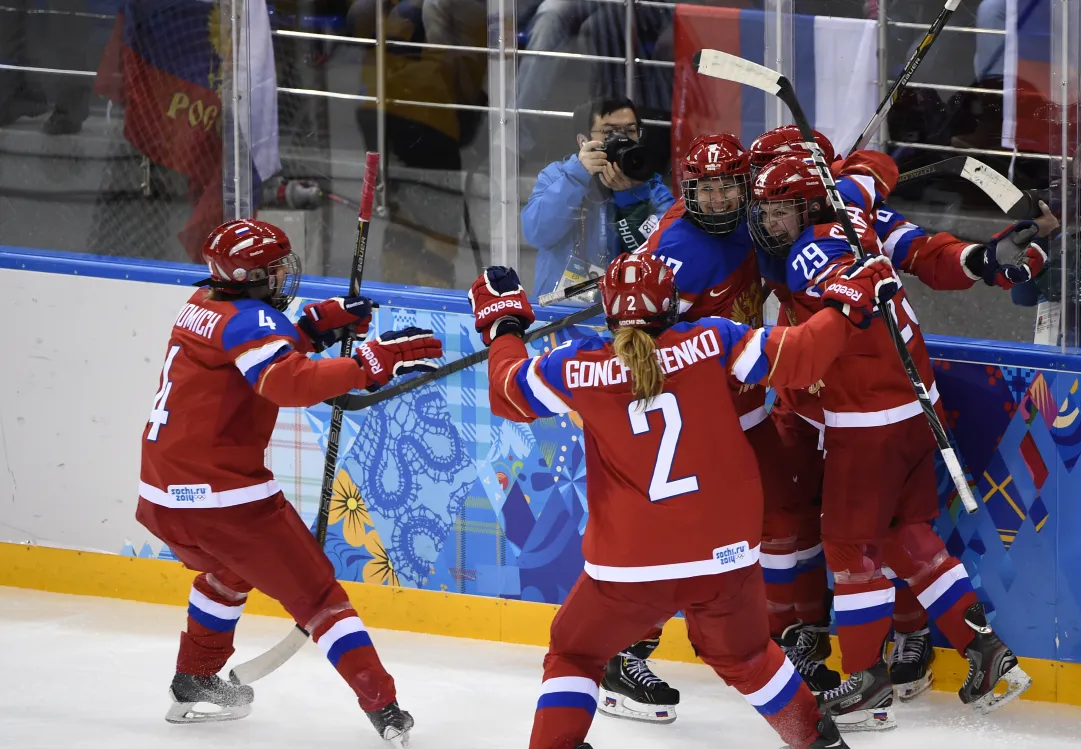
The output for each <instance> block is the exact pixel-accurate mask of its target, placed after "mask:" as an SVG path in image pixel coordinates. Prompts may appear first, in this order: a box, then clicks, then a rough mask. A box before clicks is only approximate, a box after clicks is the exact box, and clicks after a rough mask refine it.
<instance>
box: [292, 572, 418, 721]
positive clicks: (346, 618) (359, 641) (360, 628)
mask: <svg viewBox="0 0 1081 749" xmlns="http://www.w3.org/2000/svg"><path fill="white" fill-rule="evenodd" d="M344 595H345V592H344V591H342V596H343V597H344ZM314 621H315V622H316V624H314V625H312V627H311V628H309V630H308V631H310V632H311V633H312V639H313V640H315V643H316V644H317V645H318V646H319V649H320V650H322V651H323V653H324V654H325V655H326V657H327V660H329V661H330V665H332V666H334V668H335V669H336V670H337V671H338V673H339V674H341V676H342V678H343V679H345V682H346V683H347V684H348V685H349V688H350V689H352V690H353V692H354V693H356V695H357V701H358V702H359V703H360V708H361V709H362V710H364V712H372V711H373V710H379V709H381V708H384V707H386V706H387V705H389V704H390V703H391V702H393V701H394V700H395V699H397V693H396V691H395V688H394V679H393V678H392V677H391V675H390V674H388V673H387V671H386V669H385V668H383V664H382V662H381V661H380V660H379V654H378V653H376V652H375V646H374V645H373V644H372V638H371V636H370V635H369V634H368V630H367V629H366V628H365V627H364V623H363V622H362V621H361V620H360V617H359V616H357V612H356V611H355V610H353V607H352V606H349V605H348V604H346V605H345V606H344V607H342V608H340V610H338V611H335V612H334V613H332V614H330V615H322V616H319V615H317V616H316V617H315V620H314Z"/></svg>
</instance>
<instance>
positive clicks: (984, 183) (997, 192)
mask: <svg viewBox="0 0 1081 749" xmlns="http://www.w3.org/2000/svg"><path fill="white" fill-rule="evenodd" d="M961 176H962V177H964V178H965V179H967V180H968V181H969V182H971V183H972V184H974V185H976V187H978V188H980V189H981V190H983V192H984V193H985V194H986V195H987V197H989V198H991V200H993V201H994V202H995V205H997V206H998V207H999V208H1000V209H1002V212H1003V213H1005V214H1006V215H1007V216H1009V217H1010V218H1018V219H1024V218H1029V216H1030V214H1027V213H1026V214H1025V215H1020V216H1015V215H1013V214H1014V212H1016V211H1024V210H1026V209H1028V210H1031V206H1030V205H1029V198H1028V195H1026V194H1025V193H1023V192H1021V190H1019V189H1018V188H1017V187H1015V186H1014V184H1013V183H1012V182H1010V181H1009V180H1008V179H1006V178H1005V177H1004V176H1002V175H1001V174H999V173H998V172H996V171H995V170H994V169H992V168H991V167H989V166H987V164H984V163H983V162H982V161H978V160H977V159H974V158H972V157H971V156H969V157H967V158H966V159H965V165H964V166H963V167H961Z"/></svg>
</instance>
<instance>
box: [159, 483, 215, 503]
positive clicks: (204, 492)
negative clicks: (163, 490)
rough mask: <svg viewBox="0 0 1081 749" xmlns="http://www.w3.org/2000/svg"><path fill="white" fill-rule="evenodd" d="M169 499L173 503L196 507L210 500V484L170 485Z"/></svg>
mask: <svg viewBox="0 0 1081 749" xmlns="http://www.w3.org/2000/svg"><path fill="white" fill-rule="evenodd" d="M168 493H169V497H170V498H171V499H172V500H173V501H174V502H180V503H182V504H193V505H197V504H199V503H200V502H205V501H206V500H207V499H209V498H210V494H211V491H210V484H171V485H170V486H169V488H168Z"/></svg>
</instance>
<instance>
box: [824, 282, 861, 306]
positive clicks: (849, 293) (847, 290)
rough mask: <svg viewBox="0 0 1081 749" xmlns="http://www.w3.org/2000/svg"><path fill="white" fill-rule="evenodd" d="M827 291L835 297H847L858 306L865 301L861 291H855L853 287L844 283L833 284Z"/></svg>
mask: <svg viewBox="0 0 1081 749" xmlns="http://www.w3.org/2000/svg"><path fill="white" fill-rule="evenodd" d="M826 291H827V292H828V293H830V294H833V295H837V296H846V297H848V298H849V299H851V300H852V301H853V302H855V303H856V304H859V303H860V302H861V301H863V294H862V293H860V291H859V289H854V288H852V287H851V286H848V285H846V284H843V283H831V284H830V285H829V286H828V287H826Z"/></svg>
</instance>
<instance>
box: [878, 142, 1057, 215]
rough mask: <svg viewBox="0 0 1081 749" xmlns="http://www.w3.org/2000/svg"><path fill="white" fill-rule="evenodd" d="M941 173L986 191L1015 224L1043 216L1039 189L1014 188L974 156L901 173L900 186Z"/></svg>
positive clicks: (955, 158) (940, 162) (948, 160)
mask: <svg viewBox="0 0 1081 749" xmlns="http://www.w3.org/2000/svg"><path fill="white" fill-rule="evenodd" d="M940 174H947V175H952V176H955V177H961V178H963V179H966V180H968V181H969V182H971V183H972V184H974V185H975V186H976V187H978V188H980V189H981V190H983V192H984V194H986V195H987V197H989V198H991V200H993V201H994V202H995V205H997V206H998V207H999V208H1000V209H1002V212H1003V213H1005V214H1006V215H1007V216H1008V217H1010V218H1012V219H1013V220H1014V221H1023V220H1024V219H1027V218H1037V217H1038V216H1039V215H1040V197H1039V195H1038V193H1037V191H1036V190H1021V189H1019V188H1017V187H1015V186H1014V184H1013V183H1012V182H1010V181H1009V180H1008V179H1006V177H1004V176H1003V175H1001V174H999V173H998V172H996V171H995V170H994V169H992V168H991V167H989V166H987V164H984V163H983V162H982V161H979V160H978V159H974V158H972V157H971V156H954V157H953V158H949V159H946V160H945V161H938V162H935V163H934V164H928V165H927V166H922V167H920V168H919V169H913V170H912V171H911V172H905V173H904V174H902V175H901V176H900V178H899V179H898V180H897V183H898V184H900V183H901V182H909V181H911V180H915V179H924V178H927V177H933V176H937V175H940Z"/></svg>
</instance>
